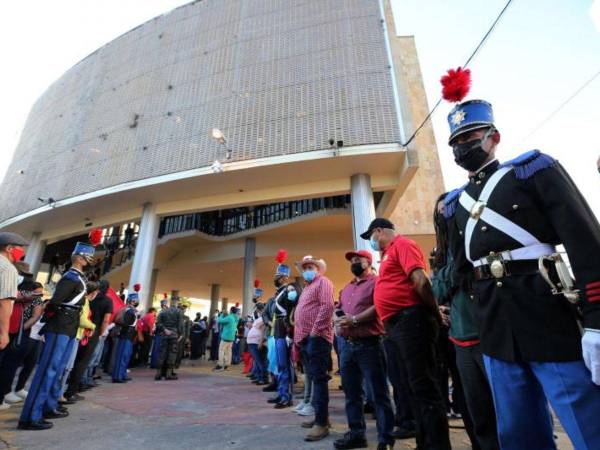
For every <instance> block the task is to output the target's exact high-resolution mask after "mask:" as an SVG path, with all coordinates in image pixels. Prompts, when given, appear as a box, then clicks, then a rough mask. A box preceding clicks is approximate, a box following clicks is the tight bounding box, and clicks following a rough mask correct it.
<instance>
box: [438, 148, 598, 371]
mask: <svg viewBox="0 0 600 450" xmlns="http://www.w3.org/2000/svg"><path fill="white" fill-rule="evenodd" d="M511 165H512V166H513V167H515V169H514V170H513V171H512V172H510V173H508V174H507V175H505V176H504V177H503V178H502V179H501V181H500V182H499V183H498V185H497V186H496V188H495V190H494V191H493V193H492V195H491V197H490V198H489V200H488V202H487V207H489V208H490V209H492V210H493V211H495V212H497V213H498V214H500V215H502V216H504V217H505V218H507V219H509V220H510V221H512V222H513V223H515V224H517V225H519V226H520V227H522V228H524V229H525V230H527V231H528V232H529V233H531V234H532V235H533V236H535V237H536V238H537V239H538V240H539V241H540V242H542V243H546V244H551V245H558V244H563V245H564V247H565V249H566V251H567V253H568V256H569V260H570V263H571V265H572V269H573V271H574V274H575V278H576V280H577V281H576V283H577V288H578V289H579V290H580V292H581V294H582V303H581V307H582V311H583V315H584V324H585V326H586V327H590V328H596V329H600V302H598V301H591V300H596V299H595V298H593V296H591V297H589V296H588V291H589V292H590V293H591V292H592V291H591V288H590V284H592V283H594V282H598V281H600V226H599V225H598V222H597V221H596V219H595V217H594V215H593V213H592V211H591V210H590V208H589V206H588V205H587V203H586V201H585V200H584V198H583V197H582V195H581V193H580V192H579V190H578V189H577V187H576V186H575V184H574V183H573V181H572V180H571V178H570V177H569V175H568V174H567V173H566V171H565V170H564V169H563V167H562V166H561V165H560V164H559V163H558V162H556V161H555V160H553V159H552V158H550V157H549V156H547V155H543V154H540V153H539V152H537V153H534V152H532V153H529V154H526V155H523V156H522V157H520V158H517V159H516V160H514V162H513V163H512V164H511ZM498 168H499V164H498V162H494V163H492V164H491V165H489V166H487V167H485V168H484V169H483V170H481V171H480V172H479V173H478V174H476V176H474V177H473V178H471V179H470V181H469V183H468V184H467V185H466V186H465V187H464V191H465V192H466V193H468V194H469V195H470V196H471V197H472V198H473V199H475V200H477V199H478V197H479V195H480V193H481V191H482V190H483V188H484V186H485V185H486V183H487V181H488V180H489V178H490V176H491V175H492V174H493V173H494V172H496V171H497V170H498ZM460 191H461V190H457V191H454V192H453V193H451V194H449V195H448V197H447V200H446V218H447V219H448V225H449V239H450V247H451V252H452V254H453V257H454V259H455V262H456V267H457V274H456V275H457V277H458V278H459V280H458V281H460V282H461V284H462V285H463V286H470V287H471V288H472V295H473V299H474V301H475V302H476V303H477V316H478V319H479V325H480V336H481V347H482V351H483V353H484V354H487V355H490V356H492V357H495V358H499V359H503V360H506V361H519V360H521V361H539V362H545V361H573V360H578V359H581V332H580V329H579V326H578V323H577V320H576V313H575V310H574V307H573V306H572V305H571V304H570V303H569V302H568V301H567V300H566V299H565V298H564V296H563V295H552V293H551V290H550V287H549V286H548V284H546V282H545V281H544V280H543V279H542V277H541V275H540V274H539V272H537V271H536V270H532V271H531V273H521V274H518V275H510V276H504V277H503V278H502V279H500V280H498V279H487V280H479V281H474V278H473V275H474V273H473V266H472V264H471V263H470V262H469V261H468V260H467V258H466V254H465V243H464V236H465V228H466V225H467V221H468V219H469V212H468V211H467V210H466V209H465V208H463V207H462V205H460V203H459V201H458V200H459V194H460ZM519 247H522V245H521V244H520V243H519V242H517V241H516V240H515V239H513V238H512V237H511V236H508V235H506V234H504V233H503V232H501V231H499V230H497V229H495V228H494V227H492V226H491V225H489V224H487V223H485V222H484V221H482V220H481V219H480V220H479V221H478V222H477V223H476V226H475V228H474V231H473V235H472V240H471V245H470V252H471V259H472V260H476V259H479V258H482V257H485V256H487V255H489V254H490V252H502V251H505V250H514V249H517V248H519Z"/></svg>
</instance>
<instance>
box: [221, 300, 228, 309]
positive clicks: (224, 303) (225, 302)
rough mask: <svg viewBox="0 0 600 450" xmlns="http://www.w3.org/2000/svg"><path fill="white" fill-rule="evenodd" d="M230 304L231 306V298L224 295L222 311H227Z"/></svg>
mask: <svg viewBox="0 0 600 450" xmlns="http://www.w3.org/2000/svg"><path fill="white" fill-rule="evenodd" d="M228 306H229V299H228V298H227V297H223V298H222V299H221V311H227V307H228Z"/></svg>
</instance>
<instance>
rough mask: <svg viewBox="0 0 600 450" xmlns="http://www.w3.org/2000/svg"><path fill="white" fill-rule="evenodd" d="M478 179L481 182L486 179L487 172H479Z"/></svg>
mask: <svg viewBox="0 0 600 450" xmlns="http://www.w3.org/2000/svg"><path fill="white" fill-rule="evenodd" d="M478 177H479V179H480V180H482V179H484V178H485V172H479V175H478Z"/></svg>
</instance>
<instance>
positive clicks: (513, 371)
mask: <svg viewBox="0 0 600 450" xmlns="http://www.w3.org/2000/svg"><path fill="white" fill-rule="evenodd" d="M484 363H485V369H486V372H487V375H488V379H489V381H490V386H491V388H492V395H493V397H494V407H495V409H496V417H497V422H498V439H499V441H500V447H501V448H502V449H503V450H521V449H536V450H555V449H556V444H555V443H554V438H553V430H552V421H551V416H550V411H549V408H548V402H549V403H550V405H551V406H552V409H553V410H554V412H555V413H556V415H557V416H558V419H559V420H560V422H561V424H562V426H563V428H564V429H565V431H566V432H567V434H568V436H569V438H570V439H571V442H572V443H573V446H574V447H575V449H576V450H595V449H600V422H599V421H600V386H596V385H595V384H593V383H592V380H591V378H590V372H589V371H588V370H587V368H586V367H585V365H584V363H583V361H572V362H544V363H538V362H529V363H512V362H506V361H502V360H499V359H495V358H492V357H489V356H487V355H484Z"/></svg>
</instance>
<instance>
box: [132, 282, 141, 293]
mask: <svg viewBox="0 0 600 450" xmlns="http://www.w3.org/2000/svg"><path fill="white" fill-rule="evenodd" d="M141 289H142V285H141V284H140V283H135V284H134V285H133V290H134V291H135V292H140V290H141Z"/></svg>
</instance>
